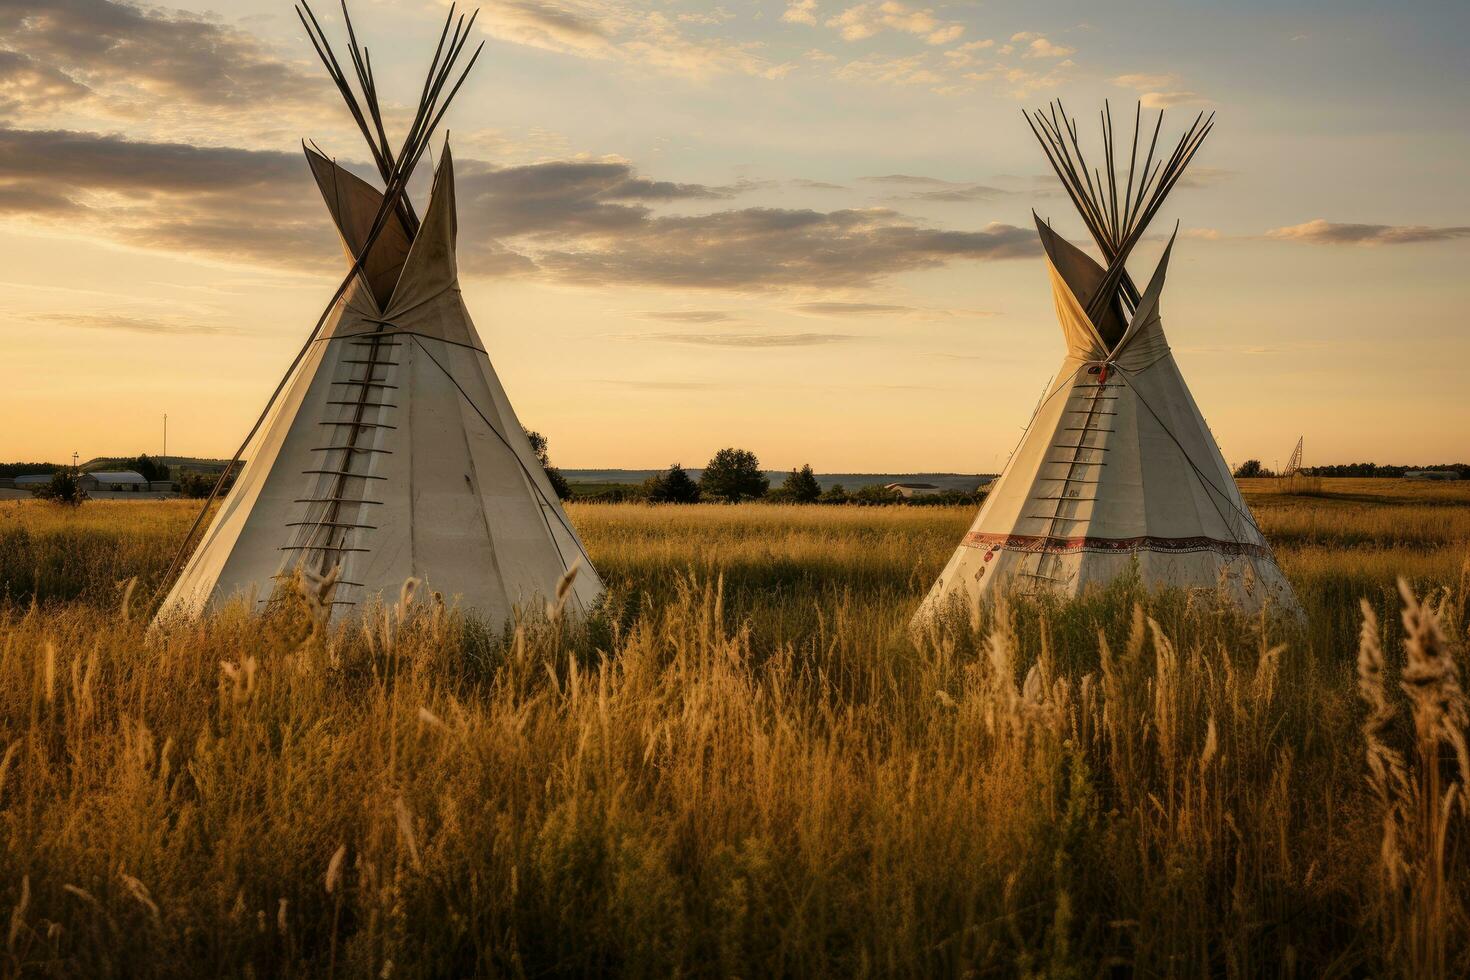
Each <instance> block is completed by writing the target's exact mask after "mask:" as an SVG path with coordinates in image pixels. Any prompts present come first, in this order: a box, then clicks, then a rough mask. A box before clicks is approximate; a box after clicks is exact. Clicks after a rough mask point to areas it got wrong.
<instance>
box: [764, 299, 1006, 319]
mask: <svg viewBox="0 0 1470 980" xmlns="http://www.w3.org/2000/svg"><path fill="white" fill-rule="evenodd" d="M790 310H791V312H793V313H798V314H801V315H802V316H817V317H837V318H841V317H888V318H893V317H902V318H906V319H918V320H949V319H955V318H959V317H969V318H983V317H992V316H996V315H997V314H995V313H994V312H992V311H989V310H951V309H939V308H934V307H922V306H903V305H899V304H893V303H848V302H839V301H835V300H828V301H822V302H813V303H798V304H796V305H795V306H792V307H790Z"/></svg>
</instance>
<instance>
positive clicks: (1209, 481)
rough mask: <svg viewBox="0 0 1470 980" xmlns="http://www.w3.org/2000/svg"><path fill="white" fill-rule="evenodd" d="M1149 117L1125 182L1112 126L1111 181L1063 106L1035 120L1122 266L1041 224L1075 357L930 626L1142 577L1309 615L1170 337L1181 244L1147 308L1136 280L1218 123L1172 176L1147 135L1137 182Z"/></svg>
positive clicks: (940, 585) (968, 544) (1204, 123)
mask: <svg viewBox="0 0 1470 980" xmlns="http://www.w3.org/2000/svg"><path fill="white" fill-rule="evenodd" d="M1140 117H1141V110H1140V111H1139V112H1138V113H1137V114H1136V115H1135V122H1134V140H1133V146H1134V156H1133V157H1132V158H1131V159H1130V160H1129V162H1128V177H1127V180H1126V182H1124V181H1120V180H1119V179H1118V176H1119V175H1118V173H1117V168H1116V167H1115V166H1114V160H1113V156H1114V154H1113V148H1114V146H1115V144H1114V142H1113V135H1112V123H1111V116H1110V114H1109V115H1107V116H1105V121H1104V130H1103V138H1104V154H1103V162H1104V164H1105V165H1106V170H1105V171H1102V172H1101V173H1100V174H1099V176H1097V177H1094V176H1093V175H1092V172H1090V171H1089V170H1088V169H1087V165H1086V163H1085V161H1084V157H1083V155H1082V152H1081V148H1080V146H1079V145H1078V143H1077V139H1076V132H1077V127H1076V123H1075V122H1073V121H1072V120H1070V119H1069V118H1068V117H1067V116H1066V114H1065V113H1064V112H1062V110H1061V105H1060V103H1058V104H1057V106H1056V107H1055V108H1054V109H1053V110H1052V111H1051V112H1050V113H1047V114H1043V113H1040V112H1038V113H1036V114H1035V116H1034V118H1033V117H1028V121H1030V122H1031V123H1032V129H1033V132H1035V134H1036V137H1037V139H1038V140H1039V141H1040V142H1041V145H1042V148H1043V150H1044V151H1045V152H1046V154H1047V157H1048V159H1049V160H1050V161H1051V163H1052V166H1053V168H1054V169H1055V170H1056V172H1057V176H1058V177H1059V178H1061V181H1062V184H1063V186H1064V188H1065V189H1066V191H1067V193H1068V196H1069V197H1070V198H1071V199H1072V201H1073V203H1074V204H1076V206H1077V208H1078V210H1079V212H1080V213H1081V215H1082V219H1083V222H1084V223H1085V224H1086V225H1087V228H1088V230H1089V231H1090V232H1091V233H1092V236H1093V238H1094V239H1095V240H1096V242H1097V245H1098V248H1099V250H1100V251H1101V252H1102V254H1103V256H1104V257H1105V258H1106V260H1107V262H1108V266H1107V268H1103V267H1102V266H1100V265H1099V264H1098V263H1097V262H1095V261H1094V260H1093V259H1092V258H1091V257H1089V256H1088V255H1087V254H1086V253H1084V252H1082V251H1081V250H1080V249H1078V248H1076V247H1075V246H1073V245H1072V244H1071V243H1069V242H1068V241H1067V240H1066V239H1064V238H1062V237H1061V236H1060V235H1058V234H1056V233H1055V232H1053V231H1052V229H1051V228H1050V226H1048V225H1047V224H1044V223H1043V222H1042V221H1041V220H1040V219H1039V218H1038V219H1037V223H1036V224H1037V231H1038V232H1039V234H1040V235H1041V242H1042V245H1043V247H1044V251H1045V253H1046V259H1047V269H1048V272H1049V274H1050V277H1051V286H1052V296H1053V298H1054V300H1055V302H1056V310H1057V318H1058V320H1059V321H1060V322H1061V327H1062V336H1063V338H1064V340H1065V341H1066V345H1067V354H1066V357H1065V359H1064V360H1063V361H1062V366H1061V368H1060V369H1059V370H1058V371H1057V374H1056V380H1055V381H1054V382H1053V383H1052V384H1051V385H1050V387H1049V388H1048V390H1047V392H1046V394H1045V396H1044V397H1043V399H1042V401H1041V404H1040V405H1039V406H1038V408H1037V410H1036V413H1035V415H1034V417H1033V418H1032V420H1031V424H1030V425H1029V426H1028V428H1027V431H1026V434H1025V436H1024V438H1023V439H1022V441H1021V444H1020V446H1018V447H1017V449H1016V451H1015V453H1014V454H1013V455H1012V456H1011V459H1010V462H1009V463H1007V465H1006V468H1005V471H1004V472H1003V473H1002V474H1001V476H1000V478H999V479H998V480H997V481H996V483H995V485H994V487H993V488H992V489H991V491H990V493H989V495H988V496H987V497H986V500H985V503H984V505H983V506H982V507H981V508H980V513H979V514H978V516H977V517H976V518H975V522H974V524H973V525H972V526H971V528H970V531H969V533H967V534H966V535H965V537H964V539H963V540H962V541H961V543H960V546H959V548H958V549H956V551H955V553H954V555H953V557H951V558H950V561H949V564H948V565H946V566H945V569H944V571H943V573H942V574H941V575H940V577H939V581H938V582H937V583H936V584H935V585H934V588H933V589H932V590H931V591H930V593H929V596H928V598H927V599H926V600H925V602H924V605H923V606H922V607H921V609H920V611H919V617H918V618H919V619H922V618H923V617H926V616H928V615H929V614H931V613H933V612H934V611H936V610H939V609H943V608H945V607H947V606H951V605H960V606H963V607H972V606H973V605H975V604H976V603H978V602H980V601H981V600H982V599H983V598H985V597H986V596H989V595H992V594H994V593H996V592H998V591H1014V592H1019V593H1033V594H1034V593H1042V592H1046V593H1059V594H1062V595H1076V594H1078V593H1079V592H1081V591H1082V590H1083V589H1085V588H1086V587H1088V586H1089V585H1097V584H1102V583H1106V582H1108V581H1109V580H1111V579H1113V578H1116V577H1118V576H1119V575H1122V574H1124V573H1125V572H1129V571H1130V570H1132V569H1133V568H1135V567H1136V568H1137V570H1138V573H1139V574H1140V576H1141V577H1142V579H1143V581H1144V583H1145V584H1147V585H1150V586H1168V587H1179V588H1186V589H1207V590H1210V591H1211V592H1214V593H1216V594H1219V595H1222V596H1224V597H1226V598H1227V599H1229V600H1230V601H1232V602H1234V603H1236V604H1238V605H1239V606H1241V607H1243V608H1246V609H1252V610H1254V609H1259V608H1260V607H1262V606H1264V605H1274V606H1275V607H1276V608H1278V609H1282V610H1284V611H1286V612H1288V613H1289V614H1297V613H1298V610H1299V608H1300V607H1299V606H1298V604H1297V601H1296V597H1295V595H1294V594H1293V593H1292V589H1291V585H1290V584H1289V583H1288V582H1287V580H1286V578H1285V576H1284V575H1282V573H1281V570H1280V569H1279V568H1278V567H1277V566H1276V562H1275V560H1274V558H1273V557H1272V555H1271V549H1270V546H1269V545H1268V544H1267V543H1266V539H1265V537H1264V536H1263V535H1262V534H1261V531H1260V528H1258V527H1257V526H1256V523H1255V521H1254V519H1253V518H1252V517H1251V514H1250V510H1249V509H1248V508H1247V506H1246V504H1245V500H1244V499H1243V498H1242V497H1241V495H1240V491H1239V489H1238V488H1237V487H1236V485H1235V481H1234V480H1233V479H1232V478H1231V475H1230V469H1229V468H1228V467H1227V466H1226V464H1225V460H1224V458H1223V457H1222V456H1221V454H1220V450H1219V448H1218V447H1217V446H1216V444H1215V440H1214V438H1213V437H1212V436H1211V434H1210V430H1209V428H1208V426H1206V425H1205V421H1204V418H1203V417H1202V416H1201V415H1200V411H1199V408H1198V406H1196V405H1195V402H1194V399H1193V397H1191V395H1190V393H1189V388H1188V387H1187V386H1186V385H1185V383H1184V378H1183V376H1182V375H1181V374H1180V372H1179V366H1178V364H1177V363H1176V362H1175V360H1174V355H1173V354H1172V353H1171V352H1170V349H1169V344H1168V341H1167V340H1166V338H1165V336H1164V328H1163V322H1162V320H1161V319H1160V313H1159V296H1160V293H1161V292H1162V290H1163V287H1164V278H1165V273H1166V271H1167V269H1168V264H1169V254H1170V252H1171V251H1172V249H1173V240H1172V239H1171V240H1170V242H1169V244H1168V246H1166V247H1165V249H1164V254H1163V257H1162V258H1161V259H1160V260H1159V264H1158V267H1157V269H1156V271H1155V272H1154V274H1153V277H1152V278H1151V279H1150V281H1149V283H1148V286H1147V288H1146V289H1145V290H1143V292H1142V293H1140V292H1139V291H1138V289H1137V287H1136V286H1134V284H1133V282H1132V280H1131V279H1130V277H1129V275H1128V271H1127V268H1126V266H1125V264H1124V263H1125V261H1126V259H1127V257H1128V254H1129V252H1130V251H1131V250H1132V248H1133V246H1134V245H1135V244H1137V242H1138V240H1139V238H1140V237H1141V236H1142V234H1143V232H1144V229H1145V228H1146V227H1147V226H1148V223H1149V221H1150V219H1152V218H1153V216H1154V214H1155V213H1156V212H1157V211H1158V208H1159V206H1160V204H1161V203H1162V202H1163V199H1164V196H1165V195H1166V194H1168V192H1169V190H1170V189H1171V188H1172V187H1173V186H1174V184H1175V182H1177V181H1178V179H1179V177H1180V176H1181V175H1182V174H1183V172H1184V169H1185V167H1186V166H1187V165H1188V163H1189V160H1190V158H1191V157H1192V156H1193V155H1194V153H1195V151H1196V150H1198V148H1199V146H1200V144H1201V143H1202V142H1203V141H1204V139H1205V137H1206V136H1207V135H1208V133H1209V131H1210V126H1211V121H1210V120H1205V119H1203V118H1202V117H1197V118H1196V119H1195V121H1194V124H1193V125H1192V126H1191V127H1190V128H1189V130H1188V131H1187V132H1186V133H1185V135H1184V137H1183V138H1182V139H1181V140H1180V142H1179V145H1178V147H1177V149H1176V150H1175V151H1174V153H1173V154H1172V156H1170V157H1169V158H1168V159H1167V160H1162V159H1161V160H1159V161H1157V162H1155V161H1154V152H1153V150H1154V147H1155V146H1156V145H1157V137H1158V129H1159V125H1158V124H1156V125H1155V127H1154V133H1153V140H1151V141H1150V140H1149V139H1148V134H1147V133H1144V134H1143V136H1144V144H1143V145H1145V146H1147V147H1148V149H1147V152H1146V155H1145V156H1144V158H1143V166H1142V169H1141V170H1138V171H1137V179H1136V180H1135V168H1136V165H1137V164H1138V162H1139V159H1138V156H1137V154H1138V152H1139V150H1140V142H1139V138H1138V137H1139V121H1140ZM1162 118H1163V114H1162V113H1160V117H1159V122H1160V124H1161V123H1162Z"/></svg>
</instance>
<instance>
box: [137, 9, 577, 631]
mask: <svg viewBox="0 0 1470 980" xmlns="http://www.w3.org/2000/svg"><path fill="white" fill-rule="evenodd" d="M313 23H314V20H313ZM461 32H462V28H456V32H455V41H458V40H459V37H460V35H461ZM314 39H317V38H315V37H314ZM318 40H320V42H321V43H322V44H324V43H325V39H324V38H320V39H318ZM455 41H451V43H450V47H449V49H448V51H449V54H447V55H446V56H445V59H444V63H443V64H442V65H441V64H440V62H439V59H438V57H437V56H436V61H435V68H434V69H431V76H434V75H440V74H442V75H444V77H446V78H447V72H448V69H449V67H450V66H451V65H452V63H453V55H455V54H457V48H456V45H455ZM354 47H355V42H354ZM327 50H328V51H330V49H329V48H328V49H327ZM325 60H326V58H325V57H324V61H325ZM354 60H356V58H355V59H354ZM328 67H329V70H331V68H332V64H330V63H329V65H328ZM465 70H466V71H468V67H466V69H465ZM461 77H463V76H461ZM440 87H442V82H441V83H440ZM364 88H365V90H366V89H368V85H364ZM431 88H432V86H429V85H426V91H429V90H430V89H431ZM451 94H452V93H451ZM369 98H370V100H371V102H372V104H371V105H370V106H369V111H370V113H372V115H374V116H375V115H376V104H375V101H376V100H375V98H374V97H372V96H369ZM351 105H352V103H351V102H350V101H349V106H351ZM446 105H447V100H446ZM431 110H432V106H431V107H429V108H428V109H426V108H424V107H422V106H421V110H420V115H421V116H422V117H423V118H422V121H421V122H419V123H417V124H416V129H417V130H419V131H420V139H421V140H422V141H423V142H427V139H428V135H429V132H430V131H431V130H432V121H433V120H434V119H436V118H437V116H439V115H442V107H441V108H440V109H439V111H438V113H437V114H435V113H433V112H432V111H431ZM370 142H371V143H372V145H373V148H374V150H375V151H377V152H386V141H383V143H382V144H381V145H380V144H378V143H377V142H374V141H372V140H371V138H370ZM420 152H422V146H421V145H418V143H417V142H416V141H415V140H414V134H413V133H411V134H410V140H409V141H408V143H406V149H405V150H404V151H401V152H400V153H399V154H398V156H397V158H396V159H394V158H393V157H392V156H391V155H390V156H389V165H388V166H387V167H385V171H386V173H385V180H386V183H387V184H388V187H389V189H390V190H389V195H388V196H387V197H385V194H384V193H382V192H379V191H378V190H376V189H375V188H373V187H372V186H371V185H369V184H368V183H367V182H365V181H363V180H361V179H359V178H357V177H355V176H353V175H352V174H350V173H348V172H347V171H346V170H344V169H342V168H341V167H339V166H337V165H336V164H335V163H333V162H332V161H330V160H328V159H327V158H326V157H324V156H322V155H321V154H320V153H317V152H314V151H311V150H308V151H307V156H308V160H309V163H310V165H311V169H312V172H313V174H314V175H315V177H316V181H317V185H318V187H319V188H320V189H321V192H322V195H323V197H324V198H325V200H326V203H327V207H328V209H329V211H330V212H331V214H332V217H333V220H334V221H335V222H336V225H337V229H338V231H339V232H340V234H341V237H342V241H343V243H344V245H345V247H346V249H347V252H348V255H349V257H351V258H352V260H353V269H352V273H351V274H350V275H349V277H348V280H349V281H348V282H347V283H346V284H345V288H344V289H343V290H340V291H339V297H338V299H337V300H336V301H335V302H334V303H333V305H332V306H331V308H330V310H329V313H328V314H327V315H326V317H325V318H324V322H323V323H322V325H321V329H320V331H319V333H318V335H317V336H316V337H315V339H314V340H312V341H311V342H309V344H308V346H307V348H306V349H305V351H304V356H303V357H301V358H300V360H299V362H298V364H297V365H296V367H295V370H294V372H292V373H291V374H290V376H289V378H288V380H287V382H286V383H285V384H284V385H283V388H282V389H280V392H281V393H280V395H279V397H277V398H276V399H274V401H273V403H272V404H271V405H270V406H269V407H268V410H267V412H266V413H265V415H263V417H262V422H261V423H260V424H259V426H258V428H257V431H256V433H255V437H254V438H253V439H249V440H247V444H248V445H247V447H243V448H246V452H245V455H246V456H247V458H248V462H247V463H246V465H245V467H244V469H243V471H242V472H241V473H240V477H239V479H238V481H237V482H236V483H235V485H234V487H233V489H232V490H231V491H230V493H229V495H228V496H227V497H226V498H225V500H224V502H223V504H222V506H221V507H220V509H219V512H218V513H217V514H216V515H215V517H214V520H213V522H212V523H211V524H210V526H209V529H208V531H207V532H206V533H205V535H204V537H203V539H202V541H201V543H200V545H199V547H198V549H197V550H196V551H195V552H194V554H193V555H192V557H191V558H190V559H189V562H188V564H187V565H186V566H185V568H184V570H183V572H182V574H181V575H180V576H179V578H178V580H177V581H176V582H175V584H174V586H173V588H172V590H171V591H170V592H169V594H168V597H167V598H166V600H165V601H164V604H163V607H162V609H161V610H160V613H159V615H160V616H161V617H163V616H170V615H176V614H188V613H197V612H200V611H202V610H204V609H206V608H209V607H212V606H217V605H220V604H222V603H226V602H229V601H232V600H235V599H238V598H242V597H244V598H247V599H248V601H252V602H255V603H264V602H267V601H269V599H270V597H271V595H272V593H273V591H274V590H275V588H276V586H277V584H278V583H279V582H280V581H281V580H282V578H283V577H289V576H291V575H292V574H293V573H294V572H295V571H296V570H297V569H301V570H303V571H305V572H308V573H310V574H312V575H317V576H335V577H336V579H337V584H336V586H335V589H334V590H333V591H332V593H331V595H330V601H331V602H332V604H333V612H334V615H338V616H341V615H349V614H350V613H351V612H352V611H353V610H355V609H360V608H361V607H362V606H363V605H365V604H366V603H367V602H369V601H370V600H371V599H372V598H373V597H374V596H380V597H385V598H389V599H390V600H391V598H393V597H396V596H397V595H398V593H399V590H400V589H401V587H402V586H403V583H404V581H405V580H406V579H408V578H410V577H412V578H417V579H420V580H422V581H423V583H424V585H425V587H426V588H428V589H432V590H434V591H436V592H439V593H440V594H442V595H443V596H444V597H445V598H446V599H457V600H458V602H459V603H460V605H461V607H462V608H464V609H466V610H467V611H470V612H472V613H474V614H476V615H479V616H482V617H484V618H486V619H489V620H493V621H501V620H504V619H505V618H506V617H507V616H509V615H510V613H511V611H512V608H513V607H515V606H516V605H518V604H523V603H531V602H533V601H536V600H538V599H550V598H552V597H553V595H554V593H555V592H556V590H557V587H558V584H559V583H560V582H561V581H562V579H563V577H564V576H566V575H567V573H568V571H569V570H570V569H572V568H573V567H576V569H577V571H576V574H575V577H574V578H573V580H572V584H571V595H570V596H569V603H570V608H571V609H572V610H573V611H577V610H585V609H586V608H588V607H590V606H591V605H592V604H593V603H594V602H595V601H596V599H597V597H598V596H599V594H600V592H601V589H602V586H601V583H600V582H599V581H598V578H597V575H596V573H595V572H594V571H593V569H592V567H591V564H590V562H589V561H588V560H587V558H586V553H585V551H584V549H583V547H582V543H581V541H580V540H579V538H578V537H577V534H576V532H575V531H574V530H573V529H572V526H571V524H570V522H568V520H567V518H566V515H565V513H564V512H563V511H562V508H561V506H560V504H559V503H558V501H557V497H556V494H555V492H554V491H553V489H552V487H551V485H550V482H549V481H548V479H547V477H546V473H545V471H544V470H543V468H542V466H541V464H540V462H539V461H538V460H537V458H536V455H535V453H534V452H533V450H532V448H531V445H530V443H529V440H528V439H527V437H526V435H525V432H524V431H523V430H522V428H521V425H520V422H519V421H518V420H517V418H516V415H515V411H514V410H513V409H512V408H511V405H510V402H509V400H508V399H507V398H506V395H505V390H504V389H503V388H502V386H501V384H500V381H499V379H498V378H497V377H496V374H495V370H494V368H493V367H491V365H490V359H489V356H488V355H487V354H486V351H485V347H484V344H483V342H482V341H481V339H480V336H479V334H478V333H477V332H476V331H475V328H474V325H473V324H472V323H471V321H470V316H469V313H468V311H467V310H466V309H465V306H464V303H463V301H462V298H461V295H460V290H459V284H458V278H457V273H456V263H455V235H456V217H455V197H454V167H453V162H452V159H451V155H450V153H449V150H448V148H447V147H446V148H445V151H444V155H443V157H442V159H441V160H440V162H439V166H438V168H437V172H436V173H435V175H434V182H433V190H432V192H431V195H430V199H429V205H428V208H427V211H426V213H425V215H424V218H423V221H422V223H420V222H419V221H418V219H417V218H416V216H414V214H413V212H412V210H411V208H410V207H409V206H408V205H407V199H406V198H401V199H400V200H398V201H394V200H393V199H392V197H393V196H394V195H395V194H398V195H401V190H402V186H403V184H404V182H405V181H406V180H407V177H408V174H409V173H410V172H411V170H412V162H413V161H414V160H415V159H417V157H418V154H419V153H420Z"/></svg>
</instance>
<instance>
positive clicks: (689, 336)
mask: <svg viewBox="0 0 1470 980" xmlns="http://www.w3.org/2000/svg"><path fill="white" fill-rule="evenodd" d="M624 339H626V340H652V341H659V342H661V343H666V344H690V345H692V346H695V347H727V348H734V349H739V350H755V349H758V348H766V347H820V346H825V345H827V344H841V343H845V342H847V341H850V340H857V339H859V338H858V337H857V336H855V335H853V334H845V333H740V334H704V333H649V334H631V335H628V336H627V337H625V338H624Z"/></svg>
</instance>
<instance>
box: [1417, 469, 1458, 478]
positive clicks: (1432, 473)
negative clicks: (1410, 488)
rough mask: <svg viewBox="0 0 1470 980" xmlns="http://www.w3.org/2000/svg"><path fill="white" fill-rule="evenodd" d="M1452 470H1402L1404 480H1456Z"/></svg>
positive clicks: (1456, 476)
mask: <svg viewBox="0 0 1470 980" xmlns="http://www.w3.org/2000/svg"><path fill="white" fill-rule="evenodd" d="M1459 478H1460V474H1458V473H1456V472H1455V471H1454V470H1404V479H1405V480H1458V479H1459Z"/></svg>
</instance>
